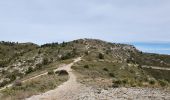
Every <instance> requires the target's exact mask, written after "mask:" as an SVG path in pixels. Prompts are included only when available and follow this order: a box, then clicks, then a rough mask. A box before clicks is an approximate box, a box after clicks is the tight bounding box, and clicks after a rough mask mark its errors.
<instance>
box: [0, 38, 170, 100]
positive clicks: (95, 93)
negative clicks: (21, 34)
mask: <svg viewBox="0 0 170 100" xmlns="http://www.w3.org/2000/svg"><path fill="white" fill-rule="evenodd" d="M80 57H81V58H80ZM73 59H75V60H74V61H72V60H73ZM64 62H67V63H66V64H64V65H63V66H62V67H59V68H58V65H59V64H61V63H62V64H63V63H64ZM68 62H69V63H68ZM169 69H170V56H169V55H160V54H150V53H143V52H141V51H139V50H137V49H136V48H135V47H134V46H132V45H127V44H116V43H110V42H106V41H102V40H97V39H79V40H74V41H71V42H63V43H60V44H58V43H49V44H44V45H41V46H38V45H36V44H32V43H25V44H24V43H13V42H0V87H1V90H2V91H6V92H2V95H8V96H10V95H11V94H13V96H15V94H16V93H17V92H18V91H19V93H22V91H24V90H22V88H24V89H28V92H29V93H31V91H32V90H29V88H27V87H24V85H22V84H20V86H13V84H14V83H15V82H16V81H18V80H21V82H23V83H27V80H34V79H38V78H39V77H41V76H47V77H50V75H48V73H52V74H53V75H54V76H57V74H56V73H54V72H56V71H58V70H66V71H67V72H68V74H69V77H70V78H69V80H68V81H66V82H65V81H62V82H65V83H63V84H62V85H60V86H58V85H56V86H55V84H53V88H52V89H53V90H50V91H48V90H49V89H46V90H47V91H44V92H43V91H40V90H41V89H43V85H47V84H43V82H44V81H45V80H41V83H42V84H41V86H42V87H41V86H40V88H39V86H38V85H39V84H37V86H36V87H37V88H36V87H35V88H36V89H37V90H36V91H39V92H38V93H42V94H39V95H38V93H37V94H36V93H35V94H30V95H29V96H27V97H30V96H31V97H30V98H27V99H28V100H113V99H116V100H117V99H118V100H131V99H132V100H136V99H138V100H143V99H146V100H170V92H169V91H170V89H169V87H170V77H169V75H170V70H169ZM44 79H45V78H44ZM53 81H56V80H53ZM46 83H48V82H46ZM56 83H58V82H56ZM31 86H32V87H34V84H31ZM57 86H58V87H57ZM6 87H8V88H9V89H8V88H7V89H6ZM11 88H14V89H11ZM46 88H47V87H46ZM54 88H55V89H54ZM15 89H16V90H15ZM1 90H0V91H1ZM11 92H12V93H11ZM3 93H4V94H3ZM32 95H33V96H32ZM16 100H18V99H16Z"/></svg>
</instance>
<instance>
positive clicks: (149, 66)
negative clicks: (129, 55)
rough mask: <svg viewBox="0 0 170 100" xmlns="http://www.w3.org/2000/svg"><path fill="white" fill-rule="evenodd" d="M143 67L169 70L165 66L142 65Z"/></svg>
mask: <svg viewBox="0 0 170 100" xmlns="http://www.w3.org/2000/svg"><path fill="white" fill-rule="evenodd" d="M142 67H143V68H152V69H159V70H169V71H170V68H166V67H158V66H146V65H144V66H142Z"/></svg>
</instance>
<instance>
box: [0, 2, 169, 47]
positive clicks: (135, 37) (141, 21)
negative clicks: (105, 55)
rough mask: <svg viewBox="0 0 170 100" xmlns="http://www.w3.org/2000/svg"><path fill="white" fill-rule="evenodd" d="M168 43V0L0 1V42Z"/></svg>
mask: <svg viewBox="0 0 170 100" xmlns="http://www.w3.org/2000/svg"><path fill="white" fill-rule="evenodd" d="M79 38H96V39H102V40H106V41H110V42H170V0H1V1H0V41H2V40H3V41H18V42H34V43H38V44H43V43H47V42H57V41H58V42H62V41H70V40H73V39H79Z"/></svg>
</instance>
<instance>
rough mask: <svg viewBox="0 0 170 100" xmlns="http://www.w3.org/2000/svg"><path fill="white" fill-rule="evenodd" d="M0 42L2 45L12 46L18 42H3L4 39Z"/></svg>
mask: <svg viewBox="0 0 170 100" xmlns="http://www.w3.org/2000/svg"><path fill="white" fill-rule="evenodd" d="M0 44H3V45H9V46H13V45H15V44H18V42H9V41H8V42H5V41H0Z"/></svg>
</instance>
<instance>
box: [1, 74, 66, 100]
mask: <svg viewBox="0 0 170 100" xmlns="http://www.w3.org/2000/svg"><path fill="white" fill-rule="evenodd" d="M67 79H68V76H67V75H64V76H58V75H55V74H54V75H44V76H41V77H39V78H36V79H34V80H31V81H28V82H26V83H22V84H21V85H20V83H19V84H18V83H17V84H18V85H17V84H16V85H14V86H13V87H11V88H8V89H5V90H3V91H2V92H1V93H2V94H3V95H2V97H0V98H1V99H3V100H20V99H24V98H27V97H30V96H32V95H35V94H38V93H42V92H45V91H48V90H51V89H54V88H56V87H57V86H58V85H60V84H61V83H63V82H65V81H66V80H67Z"/></svg>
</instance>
